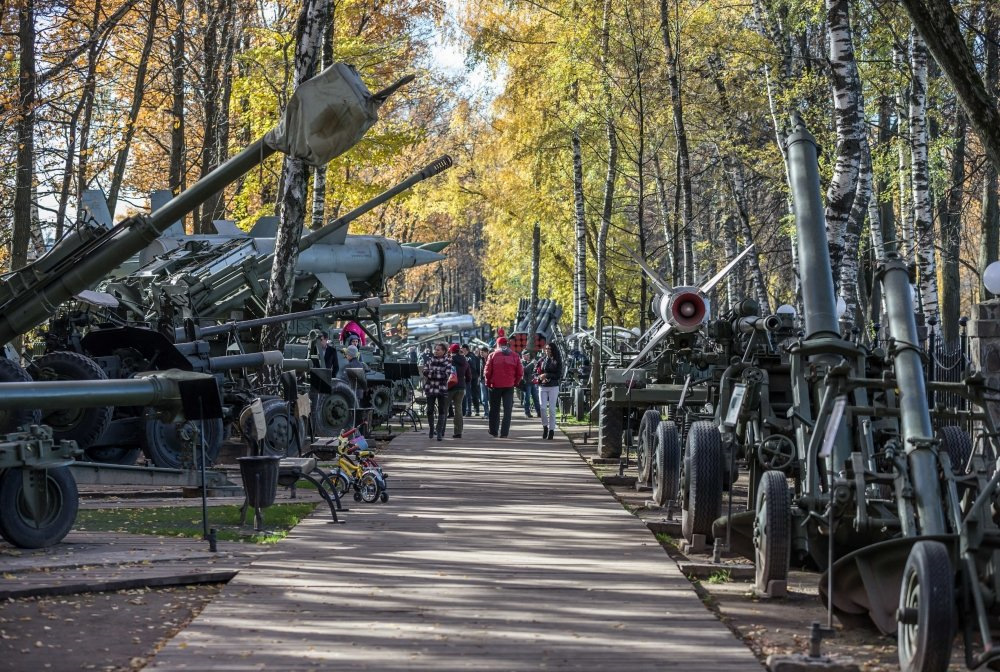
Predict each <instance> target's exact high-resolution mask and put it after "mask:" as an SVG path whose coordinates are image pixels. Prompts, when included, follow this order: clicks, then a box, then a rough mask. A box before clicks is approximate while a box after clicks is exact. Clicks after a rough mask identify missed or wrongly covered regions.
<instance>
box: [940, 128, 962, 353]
mask: <svg viewBox="0 0 1000 672" xmlns="http://www.w3.org/2000/svg"><path fill="white" fill-rule="evenodd" d="M965 135H966V121H965V114H963V113H962V111H961V110H960V109H956V113H955V128H954V141H955V144H954V147H953V149H952V156H951V179H950V180H949V184H948V192H947V194H946V197H945V198H942V199H940V206H941V207H940V210H941V211H942V212H941V217H940V221H941V336H942V338H943V340H944V343H945V344H946V345H948V346H951V345H953V344H956V343H957V341H958V335H959V324H958V318H959V313H960V312H961V305H962V297H961V292H962V286H961V278H960V277H959V263H958V262H959V256H960V255H961V246H962V196H963V193H964V191H965V189H964V187H965Z"/></svg>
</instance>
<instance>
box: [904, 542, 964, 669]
mask: <svg viewBox="0 0 1000 672" xmlns="http://www.w3.org/2000/svg"><path fill="white" fill-rule="evenodd" d="M914 581H915V583H916V588H917V589H918V593H917V596H916V599H915V600H911V599H910V595H909V593H910V586H908V584H910V585H911V586H912V582H914ZM928 596H929V599H926V597H928ZM913 601H915V602H916V610H917V623H916V624H914V625H908V624H905V623H898V624H897V625H896V633H897V636H898V643H899V667H900V670H901V671H902V672H944V671H945V670H947V669H948V663H949V662H950V660H951V649H952V640H953V639H954V634H955V574H954V572H953V571H952V568H951V558H950V557H949V555H948V547H947V546H945V545H944V544H942V543H941V542H940V541H918V542H917V543H915V544H914V545H913V548H912V549H911V550H910V555H909V557H908V558H907V559H906V566H905V568H904V569H903V579H902V581H901V583H900V591H899V608H900V609H901V610H902V609H904V608H906V607H913Z"/></svg>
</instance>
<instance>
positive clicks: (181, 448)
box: [142, 418, 223, 469]
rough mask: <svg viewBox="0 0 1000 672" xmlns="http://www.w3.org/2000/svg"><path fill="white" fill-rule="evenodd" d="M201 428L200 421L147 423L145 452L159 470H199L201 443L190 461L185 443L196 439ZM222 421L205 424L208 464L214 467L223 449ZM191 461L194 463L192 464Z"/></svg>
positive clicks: (148, 420)
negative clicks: (187, 468)
mask: <svg viewBox="0 0 1000 672" xmlns="http://www.w3.org/2000/svg"><path fill="white" fill-rule="evenodd" d="M200 428H201V422H199V421H184V422H163V421H162V420H159V419H158V418H151V419H147V420H146V427H145V431H144V432H143V445H142V451H143V452H144V453H145V454H146V457H148V458H149V459H150V461H152V463H153V464H154V465H155V466H157V467H162V468H165V469H181V468H182V467H189V468H196V467H199V466H200V464H201V463H200V457H199V454H198V451H199V450H200V449H201V441H200V440H199V441H196V442H195V446H194V448H195V449H194V451H193V452H192V453H191V454H190V457H188V455H187V454H186V453H187V452H188V451H187V448H185V445H184V444H185V443H186V442H187V440H188V437H190V436H196V433H197V432H198V431H199V430H200ZM222 435H223V429H222V419H221V418H215V419H213V420H206V421H205V437H204V442H205V462H206V464H208V465H211V464H212V463H214V462H215V460H216V458H217V457H219V450H220V449H221V448H222ZM189 460H190V463H188V461H189Z"/></svg>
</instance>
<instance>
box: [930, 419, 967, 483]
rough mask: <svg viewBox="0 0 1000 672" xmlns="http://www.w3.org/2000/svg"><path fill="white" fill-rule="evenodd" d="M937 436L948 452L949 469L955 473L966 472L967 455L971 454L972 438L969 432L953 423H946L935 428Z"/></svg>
mask: <svg viewBox="0 0 1000 672" xmlns="http://www.w3.org/2000/svg"><path fill="white" fill-rule="evenodd" d="M937 438H938V439H939V440H940V441H941V446H942V447H943V448H944V449H945V451H946V452H947V453H948V458H949V459H950V460H951V470H952V471H953V472H954V473H956V474H959V475H961V474H965V473H967V469H966V467H967V465H968V464H969V457H971V456H972V439H971V438H970V437H969V434H968V433H967V432H966V431H965V430H964V429H962V428H961V427H957V426H955V425H947V426H945V427H940V428H938V430H937Z"/></svg>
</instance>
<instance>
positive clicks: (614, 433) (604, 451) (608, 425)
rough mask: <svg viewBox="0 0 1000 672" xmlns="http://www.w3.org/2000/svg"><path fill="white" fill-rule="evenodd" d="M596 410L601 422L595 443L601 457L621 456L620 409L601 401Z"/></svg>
mask: <svg viewBox="0 0 1000 672" xmlns="http://www.w3.org/2000/svg"><path fill="white" fill-rule="evenodd" d="M598 412H599V413H600V414H601V423H600V425H599V427H598V430H599V434H598V435H597V445H598V450H599V452H600V454H601V457H621V455H622V411H621V409H620V408H608V406H607V403H602V404H601V407H600V409H598Z"/></svg>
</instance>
